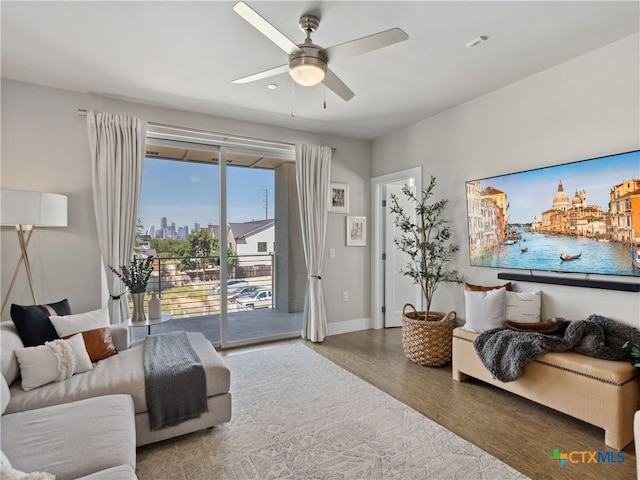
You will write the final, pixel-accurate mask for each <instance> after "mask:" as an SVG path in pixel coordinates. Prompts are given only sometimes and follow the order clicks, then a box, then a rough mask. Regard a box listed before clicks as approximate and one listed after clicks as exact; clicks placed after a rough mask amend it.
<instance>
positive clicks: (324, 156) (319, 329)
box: [296, 144, 331, 342]
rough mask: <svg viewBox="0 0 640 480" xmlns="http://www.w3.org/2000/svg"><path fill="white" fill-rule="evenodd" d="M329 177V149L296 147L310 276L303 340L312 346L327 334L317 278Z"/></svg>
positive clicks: (320, 268)
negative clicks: (308, 341)
mask: <svg viewBox="0 0 640 480" xmlns="http://www.w3.org/2000/svg"><path fill="white" fill-rule="evenodd" d="M330 176H331V148H330V147H321V146H319V145H302V144H297V145H296V181H297V185H298V200H299V202H300V219H301V224H302V244H303V246H304V256H305V259H306V262H307V272H308V274H309V277H308V280H307V292H306V295H305V299H304V321H303V328H302V338H305V339H308V340H311V341H312V342H321V341H322V340H324V337H325V336H326V333H327V314H326V311H325V308H324V298H323V295H322V283H321V278H320V274H321V272H322V262H323V260H324V241H325V233H326V230H327V215H328V205H329V203H328V202H329V178H330Z"/></svg>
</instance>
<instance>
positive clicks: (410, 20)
mask: <svg viewBox="0 0 640 480" xmlns="http://www.w3.org/2000/svg"><path fill="white" fill-rule="evenodd" d="M234 3H235V2H227V1H216V2H210V1H207V2H205V1H200V2H179V1H174V2H9V1H2V7H1V8H2V12H1V15H2V17H1V21H2V77H4V78H9V79H14V80H21V81H25V82H30V83H36V84H42V85H47V86H52V87H59V88H64V89H68V90H74V91H79V92H89V93H93V94H99V95H104V96H106V97H109V98H116V99H123V100H130V101H136V102H141V103H148V104H152V105H159V106H164V107H168V108H173V109H179V110H187V111H193V112H199V113H204V114H211V115H215V116H221V117H226V118H233V119H239V120H247V121H252V122H260V123H267V124H271V125H277V126H282V127H289V128H295V129H302V130H307V131H312V132H325V133H333V134H338V135H343V136H347V137H354V138H363V139H373V138H376V137H378V136H380V135H382V134H385V133H388V132H391V131H395V130H397V129H399V128H401V127H403V126H405V125H408V124H411V123H415V122H416V121H419V120H422V119H424V118H428V117H431V116H433V115H435V114H437V113H439V112H442V111H444V110H447V109H449V108H451V107H454V106H456V105H459V104H461V103H464V102H467V101H469V100H471V99H473V98H476V97H479V96H481V95H484V94H486V93H488V92H491V91H494V90H496V89H499V88H501V87H504V86H505V85H509V84H511V83H514V82H517V81H519V80H521V79H523V78H526V77H528V76H531V75H534V74H536V73H537V72H540V71H543V70H545V69H548V68H550V67H553V66H554V65H558V64H560V63H563V62H565V61H567V60H570V59H572V58H575V57H577V56H580V55H583V54H585V53H587V52H590V51H592V50H595V49H597V48H599V47H602V46H604V45H607V44H610V43H612V42H615V41H617V40H619V39H622V38H625V37H628V36H630V35H633V34H635V33H637V32H639V31H640V3H639V2H638V1H637V0H633V1H621V2H615V1H602V2H596V1H582V2H567V1H555V2H552V1H533V2H520V1H498V2H484V1H471V2H463V1H441V2H432V1H422V2H416V1H413V2H396V1H393V2H391V1H386V2H381V1H374V2H371V1H356V2H342V1H340V2H337V1H333V2H326V1H293V2H270V1H269V2H267V1H252V0H247V3H248V4H249V5H250V6H251V7H253V8H254V9H255V10H256V11H258V12H259V13H260V14H261V15H262V16H263V17H265V18H266V19H267V20H269V21H270V22H271V23H272V24H273V25H274V26H275V27H276V28H278V29H279V30H280V31H281V32H282V33H284V34H285V35H286V36H288V37H289V38H290V39H292V40H293V41H294V42H296V43H301V42H302V41H303V39H304V35H303V33H302V31H301V30H300V29H299V27H298V18H299V17H300V16H301V15H302V14H305V13H315V14H316V15H318V16H320V17H321V21H320V28H319V29H318V31H317V32H316V33H315V34H314V35H313V40H314V43H316V44H318V45H321V46H323V47H330V46H333V45H336V44H340V43H343V42H346V41H349V40H352V39H355V38H359V37H363V36H367V35H370V34H372V33H376V32H379V31H382V30H387V29H389V28H393V27H400V28H402V29H403V30H404V31H405V32H407V33H408V34H409V40H407V41H405V42H402V43H399V44H396V45H392V46H389V47H386V48H384V49H381V50H378V51H375V52H371V53H367V54H365V55H362V56H359V57H355V58H351V59H348V60H343V61H341V62H336V63H335V64H334V63H332V64H331V65H330V66H331V69H332V70H333V71H334V72H335V73H336V74H337V75H338V76H339V77H340V78H341V79H342V80H343V81H344V82H345V83H346V84H347V85H348V86H349V87H350V88H351V89H352V90H353V91H354V92H355V97H354V98H353V99H352V100H351V101H349V102H345V101H343V100H341V99H340V98H339V97H337V96H336V95H335V94H333V92H331V91H329V90H327V91H326V101H327V108H326V109H323V98H324V96H325V92H324V88H323V87H322V86H321V85H320V86H316V87H300V86H298V85H296V86H295V89H294V99H293V101H292V85H291V83H292V81H291V79H290V78H289V76H288V75H286V74H284V75H280V76H278V77H273V78H271V79H267V80H263V81H258V82H254V83H249V84H232V83H231V80H233V79H235V78H239V77H243V76H246V75H249V74H252V73H255V72H259V71H262V70H266V69H269V68H271V67H275V66H278V65H282V64H284V63H286V55H285V54H284V52H283V51H282V50H280V49H279V48H278V47H277V46H275V45H274V44H272V43H271V42H269V41H268V40H267V39H266V38H265V37H264V36H262V35H261V34H260V33H259V32H258V31H256V30H255V29H254V28H253V27H252V26H250V25H249V24H248V23H247V22H246V21H245V20H243V19H242V18H240V17H239V16H238V15H237V14H236V13H234V12H233V10H232V7H233V5H234ZM480 35H486V36H488V37H489V40H488V41H487V42H485V43H483V44H481V45H479V46H476V47H474V48H466V47H465V44H466V43H468V42H469V41H470V40H472V39H474V38H476V37H478V36H480ZM269 83H276V84H278V86H279V88H278V89H277V90H269V89H267V88H266V86H267V85H268V84H269ZM292 102H293V106H294V109H295V117H292V115H291V111H292ZM79 107H81V106H79Z"/></svg>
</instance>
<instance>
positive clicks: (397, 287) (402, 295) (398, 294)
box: [383, 182, 422, 327]
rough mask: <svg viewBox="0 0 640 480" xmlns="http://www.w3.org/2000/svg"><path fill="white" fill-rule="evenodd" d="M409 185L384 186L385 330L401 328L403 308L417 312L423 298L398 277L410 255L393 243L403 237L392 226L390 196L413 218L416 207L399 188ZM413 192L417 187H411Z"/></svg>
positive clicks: (408, 279) (412, 285) (416, 288)
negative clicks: (406, 305)
mask: <svg viewBox="0 0 640 480" xmlns="http://www.w3.org/2000/svg"><path fill="white" fill-rule="evenodd" d="M405 183H408V182H402V183H401V184H396V183H393V184H386V185H385V186H384V187H385V200H386V208H385V210H384V211H385V214H384V235H383V239H384V250H383V251H384V253H385V255H384V258H385V261H384V312H385V313H384V326H385V327H399V326H402V308H403V307H404V305H405V304H407V303H411V304H412V305H413V306H414V307H416V309H417V310H420V309H421V306H422V298H421V297H422V295H421V293H420V287H419V286H418V285H416V284H415V283H413V279H412V278H411V277H408V276H406V275H403V274H402V273H400V271H401V270H406V265H407V263H408V262H409V260H410V257H409V255H407V254H406V253H404V252H401V251H400V250H398V248H397V247H396V246H395V245H394V243H393V239H394V238H395V237H398V236H400V234H401V233H402V232H401V231H400V229H399V228H398V227H396V226H395V222H394V220H395V215H394V214H392V213H391V212H390V210H391V195H392V194H395V195H396V197H397V198H398V203H399V205H400V206H401V207H403V208H404V209H405V211H406V212H407V213H408V214H412V213H413V216H414V217H415V204H413V203H412V202H410V201H409V200H408V199H407V197H406V195H405V194H404V193H402V187H403V186H404V185H405ZM410 188H412V189H413V190H414V192H415V189H416V187H415V186H413V185H410Z"/></svg>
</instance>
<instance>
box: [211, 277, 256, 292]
mask: <svg viewBox="0 0 640 480" xmlns="http://www.w3.org/2000/svg"><path fill="white" fill-rule="evenodd" d="M247 285H249V283H248V282H246V281H245V280H240V279H239V278H230V279H229V280H227V292H230V291H231V290H234V289H235V288H238V287H246V286H247ZM211 294H212V295H219V294H220V284H218V285H214V286H213V287H211Z"/></svg>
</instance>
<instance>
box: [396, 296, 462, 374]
mask: <svg viewBox="0 0 640 480" xmlns="http://www.w3.org/2000/svg"><path fill="white" fill-rule="evenodd" d="M407 307H411V309H412V310H413V312H407V311H406V310H407ZM455 326H456V312H449V313H446V314H445V313H442V312H429V318H428V319H425V312H424V311H421V312H418V311H416V309H415V308H414V306H413V305H411V304H410V303H407V304H406V305H405V306H404V308H403V309H402V347H403V348H404V353H405V355H406V356H407V357H408V358H409V359H410V360H411V361H412V362H414V363H417V364H418V365H425V366H428V367H438V366H440V365H444V364H445V363H447V362H449V361H451V349H452V342H453V329H454V328H455Z"/></svg>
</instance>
